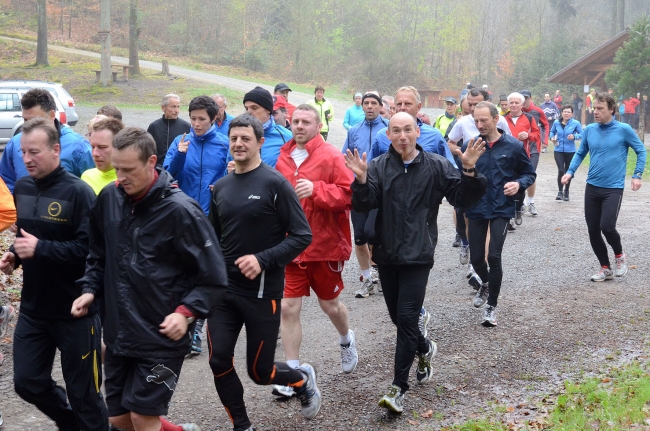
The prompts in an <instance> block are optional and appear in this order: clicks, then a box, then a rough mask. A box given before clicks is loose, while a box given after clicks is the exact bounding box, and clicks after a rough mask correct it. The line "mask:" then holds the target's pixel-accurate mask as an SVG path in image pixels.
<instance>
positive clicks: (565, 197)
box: [562, 190, 569, 202]
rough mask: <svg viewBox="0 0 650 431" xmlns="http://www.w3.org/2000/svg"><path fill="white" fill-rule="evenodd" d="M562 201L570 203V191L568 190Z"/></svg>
mask: <svg viewBox="0 0 650 431" xmlns="http://www.w3.org/2000/svg"><path fill="white" fill-rule="evenodd" d="M562 199H563V200H565V201H567V202H568V201H569V191H568V190H566V191H565V192H564V197H563V198H562Z"/></svg>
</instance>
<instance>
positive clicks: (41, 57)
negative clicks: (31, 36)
mask: <svg viewBox="0 0 650 431" xmlns="http://www.w3.org/2000/svg"><path fill="white" fill-rule="evenodd" d="M36 10H37V14H38V35H37V38H36V65H37V66H49V65H50V63H49V61H48V60H47V0H38V3H36Z"/></svg>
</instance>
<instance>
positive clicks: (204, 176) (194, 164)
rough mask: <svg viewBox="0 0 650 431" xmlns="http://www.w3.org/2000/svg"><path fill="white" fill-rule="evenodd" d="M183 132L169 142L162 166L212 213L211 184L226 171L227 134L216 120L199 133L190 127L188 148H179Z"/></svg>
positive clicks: (206, 210) (204, 208) (190, 195)
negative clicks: (199, 134)
mask: <svg viewBox="0 0 650 431" xmlns="http://www.w3.org/2000/svg"><path fill="white" fill-rule="evenodd" d="M182 137H183V135H180V136H177V137H176V139H174V142H172V144H171V145H170V146H169V150H168V151H167V155H166V156H165V162H164V163H163V168H164V169H165V170H166V171H168V172H169V173H170V174H172V176H173V177H174V179H176V180H177V181H178V187H180V189H181V190H182V191H183V192H185V194H186V195H188V196H189V197H191V198H193V199H194V200H196V201H197V202H198V203H199V205H201V208H202V209H203V212H205V214H206V215H208V214H209V213H210V200H211V197H212V191H211V190H210V186H211V185H212V184H214V183H215V182H216V181H217V180H218V179H219V178H221V177H223V175H224V173H225V172H226V157H227V155H228V138H226V137H225V136H224V135H222V134H221V133H219V132H218V131H217V127H216V126H215V125H214V124H213V125H212V127H210V130H208V131H207V132H206V133H205V134H204V135H201V136H197V135H196V133H194V128H192V129H190V133H189V135H186V136H185V139H187V140H189V141H190V144H189V147H188V148H187V152H185V153H181V152H180V151H178V143H179V142H180V141H181V138H182Z"/></svg>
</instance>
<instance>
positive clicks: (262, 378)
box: [248, 363, 273, 385]
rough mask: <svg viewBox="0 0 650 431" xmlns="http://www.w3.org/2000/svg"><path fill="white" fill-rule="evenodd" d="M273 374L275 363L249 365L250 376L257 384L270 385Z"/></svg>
mask: <svg viewBox="0 0 650 431" xmlns="http://www.w3.org/2000/svg"><path fill="white" fill-rule="evenodd" d="M272 375H273V364H271V365H270V366H269V365H268V364H260V363H257V364H254V365H251V366H249V367H248V377H250V378H251V380H252V381H253V382H255V384H257V385H268V384H269V382H270V381H271V376H272Z"/></svg>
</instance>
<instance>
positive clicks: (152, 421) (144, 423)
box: [131, 412, 160, 430]
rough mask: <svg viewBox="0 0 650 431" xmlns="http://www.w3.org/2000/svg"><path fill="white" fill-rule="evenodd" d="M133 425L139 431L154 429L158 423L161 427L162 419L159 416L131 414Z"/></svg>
mask: <svg viewBox="0 0 650 431" xmlns="http://www.w3.org/2000/svg"><path fill="white" fill-rule="evenodd" d="M131 423H132V424H133V427H134V428H135V429H136V430H138V429H152V428H153V426H155V425H156V423H158V426H159V427H160V417H159V416H145V415H140V414H138V413H134V412H131Z"/></svg>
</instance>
